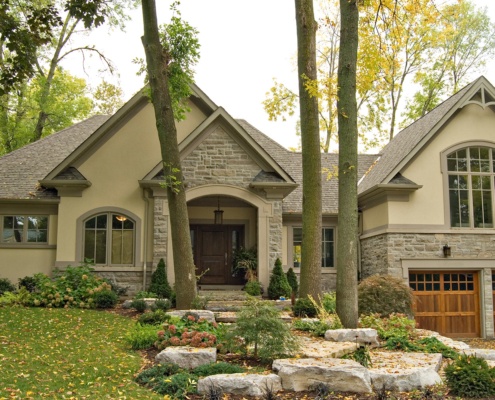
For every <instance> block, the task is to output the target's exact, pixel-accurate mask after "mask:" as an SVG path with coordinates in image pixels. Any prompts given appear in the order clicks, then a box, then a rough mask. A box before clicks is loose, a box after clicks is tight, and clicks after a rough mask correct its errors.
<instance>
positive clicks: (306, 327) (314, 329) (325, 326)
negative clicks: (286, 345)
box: [292, 319, 335, 337]
mask: <svg viewBox="0 0 495 400" xmlns="http://www.w3.org/2000/svg"><path fill="white" fill-rule="evenodd" d="M292 328H293V329H296V330H298V331H304V332H311V333H312V334H313V335H315V336H320V337H323V336H325V332H326V331H328V330H329V329H335V328H332V326H331V325H330V324H329V323H327V322H324V321H320V320H315V321H303V320H301V319H297V320H294V322H293V323H292Z"/></svg>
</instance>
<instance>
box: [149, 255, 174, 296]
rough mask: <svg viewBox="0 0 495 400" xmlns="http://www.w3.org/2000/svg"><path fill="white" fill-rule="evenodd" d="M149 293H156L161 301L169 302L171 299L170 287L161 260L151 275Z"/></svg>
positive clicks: (163, 263)
mask: <svg viewBox="0 0 495 400" xmlns="http://www.w3.org/2000/svg"><path fill="white" fill-rule="evenodd" d="M149 291H150V292H153V293H156V294H157V296H158V297H159V298H162V299H169V300H170V299H171V298H172V287H171V286H170V284H169V283H168V278H167V271H166V269H165V261H164V260H163V258H161V259H160V261H159V262H158V265H157V267H156V270H155V272H153V274H151V284H150V287H149Z"/></svg>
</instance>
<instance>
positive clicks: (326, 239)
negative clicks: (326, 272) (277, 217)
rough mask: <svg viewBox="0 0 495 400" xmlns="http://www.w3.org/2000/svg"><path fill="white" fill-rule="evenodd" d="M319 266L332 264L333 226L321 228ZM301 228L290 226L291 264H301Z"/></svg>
mask: <svg viewBox="0 0 495 400" xmlns="http://www.w3.org/2000/svg"><path fill="white" fill-rule="evenodd" d="M321 234H322V235H321V236H322V238H321V266H322V267H324V268H327V267H333V266H334V254H335V252H334V250H335V230H334V228H326V227H324V228H322V230H321ZM301 244H302V228H296V227H295V228H292V258H293V266H294V267H296V268H297V267H300V266H301V250H302V247H301Z"/></svg>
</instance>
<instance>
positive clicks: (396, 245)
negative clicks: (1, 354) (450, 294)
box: [361, 233, 495, 278]
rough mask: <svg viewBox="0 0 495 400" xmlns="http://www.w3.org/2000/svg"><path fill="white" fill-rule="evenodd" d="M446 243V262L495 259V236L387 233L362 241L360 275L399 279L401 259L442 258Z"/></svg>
mask: <svg viewBox="0 0 495 400" xmlns="http://www.w3.org/2000/svg"><path fill="white" fill-rule="evenodd" d="M447 243H448V245H449V246H450V247H451V252H452V255H451V257H450V258H449V259H494V260H495V235H479V234H478V235H477V234H472V235H471V234H455V233H452V234H443V233H437V234H426V233H417V234H415V233H405V234H401V233H389V234H382V235H378V236H373V237H369V238H366V239H362V240H361V260H362V261H361V270H362V276H363V278H366V277H368V276H370V275H374V274H380V275H384V274H390V275H394V276H398V277H401V276H402V264H401V260H402V259H414V258H422V259H425V258H431V259H435V258H437V259H439V260H441V259H444V256H443V246H444V245H445V244H447ZM494 266H495V261H494Z"/></svg>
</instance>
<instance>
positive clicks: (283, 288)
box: [268, 258, 292, 300]
mask: <svg viewBox="0 0 495 400" xmlns="http://www.w3.org/2000/svg"><path fill="white" fill-rule="evenodd" d="M291 293H292V288H291V286H290V285H289V282H288V281H287V276H286V275H285V273H284V270H283V268H282V262H281V261H280V259H279V258H277V260H276V261H275V266H274V268H273V270H272V274H271V275H270V283H269V284H268V297H269V298H270V299H272V300H276V299H278V298H280V297H282V296H283V297H286V298H290V295H291Z"/></svg>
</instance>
